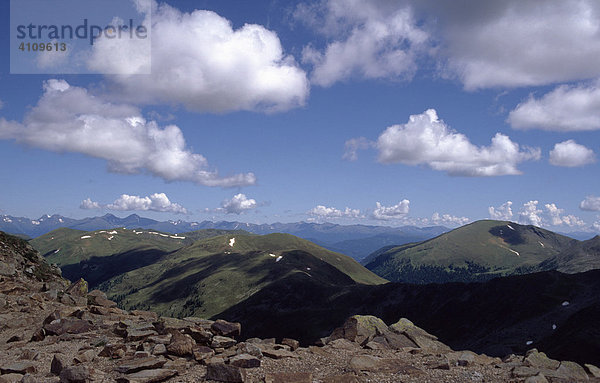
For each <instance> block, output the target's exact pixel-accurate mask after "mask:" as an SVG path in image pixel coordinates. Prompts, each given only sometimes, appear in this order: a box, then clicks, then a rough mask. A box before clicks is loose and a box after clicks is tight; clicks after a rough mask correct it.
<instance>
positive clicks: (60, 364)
mask: <svg viewBox="0 0 600 383" xmlns="http://www.w3.org/2000/svg"><path fill="white" fill-rule="evenodd" d="M72 362H73V361H72V359H70V358H68V357H67V356H66V355H64V354H54V357H52V363H50V372H51V373H53V374H54V375H60V373H61V372H62V370H64V369H65V368H66V367H67V366H69V365H70V364H71V363H72Z"/></svg>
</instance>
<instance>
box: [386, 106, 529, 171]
mask: <svg viewBox="0 0 600 383" xmlns="http://www.w3.org/2000/svg"><path fill="white" fill-rule="evenodd" d="M377 148H378V149H379V161H380V162H382V163H387V164H390V163H402V164H405V165H421V164H426V165H428V166H429V167H431V168H432V169H434V170H440V171H445V172H447V173H448V174H450V175H453V176H472V177H480V176H500V175H511V174H521V172H520V171H519V170H518V169H517V164H518V163H520V162H522V161H526V160H537V159H539V157H540V150H539V149H537V148H528V147H523V150H521V148H520V146H519V144H517V143H515V142H513V141H511V140H510V138H509V137H508V136H505V135H503V134H500V133H497V134H496V135H495V136H494V137H493V138H492V143H491V145H490V146H483V147H478V146H475V145H473V144H472V143H471V142H470V141H469V139H468V138H467V137H466V136H465V135H463V134H461V133H457V132H455V131H453V130H451V129H450V128H449V127H448V126H447V125H446V124H445V123H444V122H443V121H441V120H439V119H438V116H437V113H436V111H435V110H434V109H429V110H427V111H425V112H424V113H422V114H418V115H412V116H410V118H409V121H408V123H406V124H404V125H393V126H390V127H389V128H387V129H386V130H385V131H384V132H383V133H382V134H381V135H380V136H379V139H378V141H377Z"/></svg>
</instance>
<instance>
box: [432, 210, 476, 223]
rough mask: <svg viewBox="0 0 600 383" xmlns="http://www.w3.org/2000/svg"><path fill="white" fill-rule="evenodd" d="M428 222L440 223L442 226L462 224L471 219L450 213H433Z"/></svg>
mask: <svg viewBox="0 0 600 383" xmlns="http://www.w3.org/2000/svg"><path fill="white" fill-rule="evenodd" d="M429 222H430V223H432V224H434V225H442V226H462V225H466V224H467V223H469V222H471V220H470V219H469V218H467V217H458V216H454V215H451V214H440V213H437V212H435V213H433V215H432V216H431V220H429Z"/></svg>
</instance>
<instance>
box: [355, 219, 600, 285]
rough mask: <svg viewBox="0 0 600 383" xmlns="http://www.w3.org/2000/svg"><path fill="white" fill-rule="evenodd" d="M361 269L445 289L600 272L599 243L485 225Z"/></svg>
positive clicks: (374, 258) (395, 250) (392, 251)
mask: <svg viewBox="0 0 600 383" xmlns="http://www.w3.org/2000/svg"><path fill="white" fill-rule="evenodd" d="M363 264H364V265H365V266H366V267H367V268H368V269H369V270H371V271H373V272H374V273H376V274H377V275H380V276H382V277H384V278H386V279H388V280H390V281H395V282H409V283H445V282H457V281H462V282H472V281H484V280H489V279H492V278H495V277H500V276H507V275H517V274H525V273H531V272H535V271H545V270H558V271H562V272H567V273H577V272H584V271H588V270H592V269H596V268H600V237H598V236H596V237H595V238H592V239H590V240H587V241H578V240H576V239H573V238H570V237H566V236H563V235H560V234H557V233H554V232H552V231H549V230H546V229H542V228H539V227H536V226H531V225H519V224H516V223H514V222H507V221H493V220H484V221H477V222H473V223H471V224H468V225H465V226H462V227H460V228H458V229H455V230H452V231H450V232H447V233H444V234H442V235H440V236H438V237H436V238H433V239H429V240H426V241H422V242H418V243H410V244H404V245H401V246H389V247H385V248H382V249H380V250H378V251H376V252H374V253H372V254H371V255H370V256H368V257H367V258H366V259H365V260H364V261H363Z"/></svg>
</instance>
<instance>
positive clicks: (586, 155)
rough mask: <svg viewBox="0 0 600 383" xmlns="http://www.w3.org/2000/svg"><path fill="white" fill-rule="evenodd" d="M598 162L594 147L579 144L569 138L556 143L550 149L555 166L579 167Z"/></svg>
mask: <svg viewBox="0 0 600 383" xmlns="http://www.w3.org/2000/svg"><path fill="white" fill-rule="evenodd" d="M594 162H596V155H595V154H594V151H593V150H592V149H589V148H587V147H585V146H583V145H579V144H578V143H576V142H575V141H573V140H567V141H564V142H560V143H558V144H556V145H554V149H552V150H551V151H550V163H551V164H552V165H555V166H565V167H571V168H572V167H577V166H585V165H588V164H592V163H594Z"/></svg>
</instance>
